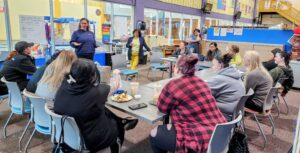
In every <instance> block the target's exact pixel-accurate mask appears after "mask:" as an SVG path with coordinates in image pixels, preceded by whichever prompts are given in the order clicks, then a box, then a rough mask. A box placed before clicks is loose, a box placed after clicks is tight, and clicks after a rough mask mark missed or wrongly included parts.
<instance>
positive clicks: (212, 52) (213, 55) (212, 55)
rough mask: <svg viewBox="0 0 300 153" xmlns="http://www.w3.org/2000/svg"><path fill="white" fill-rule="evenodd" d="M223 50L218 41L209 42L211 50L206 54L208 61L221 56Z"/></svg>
mask: <svg viewBox="0 0 300 153" xmlns="http://www.w3.org/2000/svg"><path fill="white" fill-rule="evenodd" d="M221 56H222V52H221V51H220V50H219V48H218V44H217V43H216V42H211V43H210V44H209V50H208V52H207V55H206V60H207V61H212V60H213V59H214V58H216V57H221Z"/></svg>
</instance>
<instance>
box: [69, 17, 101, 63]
mask: <svg viewBox="0 0 300 153" xmlns="http://www.w3.org/2000/svg"><path fill="white" fill-rule="evenodd" d="M70 45H71V46H72V47H74V48H75V52H76V55H77V57H78V58H86V59H90V60H93V59H94V54H95V48H96V47H97V45H96V40H95V34H94V33H93V32H91V31H90V24H89V20H88V19H86V18H81V19H80V23H79V27H78V30H77V31H74V32H73V34H72V38H71V41H70Z"/></svg>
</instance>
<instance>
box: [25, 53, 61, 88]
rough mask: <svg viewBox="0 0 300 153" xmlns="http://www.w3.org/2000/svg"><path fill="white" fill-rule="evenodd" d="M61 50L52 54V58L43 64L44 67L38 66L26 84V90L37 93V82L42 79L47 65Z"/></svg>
mask: <svg viewBox="0 0 300 153" xmlns="http://www.w3.org/2000/svg"><path fill="white" fill-rule="evenodd" d="M60 53H61V52H60V51H59V52H56V53H54V54H53V55H52V56H51V59H49V60H48V61H47V62H46V64H45V65H43V66H42V67H40V68H38V69H37V70H36V71H35V72H34V73H33V75H32V77H31V79H30V80H29V82H28V83H27V86H26V90H27V91H29V92H32V93H35V91H36V88H37V84H38V82H39V81H40V80H41V78H42V76H43V74H44V72H45V70H46V68H47V66H48V65H49V64H51V63H52V62H53V61H54V60H55V59H56V58H57V56H58V55H59V54H60Z"/></svg>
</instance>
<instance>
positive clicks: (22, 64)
mask: <svg viewBox="0 0 300 153" xmlns="http://www.w3.org/2000/svg"><path fill="white" fill-rule="evenodd" d="M33 45H34V44H33V43H28V42H26V41H20V42H18V43H16V45H15V50H16V51H17V54H16V55H15V56H13V55H12V58H11V60H9V59H8V60H6V61H5V62H4V64H3V67H2V70H1V72H0V77H2V76H4V77H5V79H6V80H7V81H12V82H17V84H18V86H19V88H20V90H21V91H23V90H24V89H25V87H26V86H27V83H28V81H29V80H28V79H27V75H32V74H33V73H34V72H35V71H36V67H35V62H34V58H33V57H32V56H31V55H30V53H31V47H32V46H33ZM0 90H1V92H2V91H4V90H3V89H0ZM0 94H1V93H0Z"/></svg>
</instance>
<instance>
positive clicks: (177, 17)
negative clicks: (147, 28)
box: [171, 13, 181, 42]
mask: <svg viewBox="0 0 300 153" xmlns="http://www.w3.org/2000/svg"><path fill="white" fill-rule="evenodd" d="M171 16H172V30H171V42H173V41H174V40H177V39H180V35H181V30H180V28H181V14H178V13H171Z"/></svg>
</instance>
